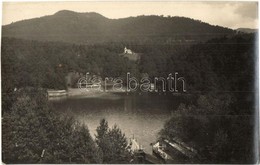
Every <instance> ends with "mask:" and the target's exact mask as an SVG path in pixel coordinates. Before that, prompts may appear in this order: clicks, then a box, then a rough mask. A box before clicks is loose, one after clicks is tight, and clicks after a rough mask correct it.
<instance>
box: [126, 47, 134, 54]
mask: <svg viewBox="0 0 260 165" xmlns="http://www.w3.org/2000/svg"><path fill="white" fill-rule="evenodd" d="M124 53H125V54H133V52H132V50H130V49H127V48H126V47H125V49H124Z"/></svg>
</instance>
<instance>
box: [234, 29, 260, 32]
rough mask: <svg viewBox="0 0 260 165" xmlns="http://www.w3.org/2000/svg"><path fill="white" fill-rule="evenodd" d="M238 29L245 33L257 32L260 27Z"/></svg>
mask: <svg viewBox="0 0 260 165" xmlns="http://www.w3.org/2000/svg"><path fill="white" fill-rule="evenodd" d="M237 31H240V32H243V33H255V32H257V31H258V29H250V28H238V29H237Z"/></svg>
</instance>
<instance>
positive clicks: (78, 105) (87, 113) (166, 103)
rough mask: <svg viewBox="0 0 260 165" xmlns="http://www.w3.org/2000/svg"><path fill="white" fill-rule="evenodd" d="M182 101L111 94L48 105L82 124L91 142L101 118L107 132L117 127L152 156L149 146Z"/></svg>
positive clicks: (163, 96) (171, 97) (177, 97)
mask: <svg viewBox="0 0 260 165" xmlns="http://www.w3.org/2000/svg"><path fill="white" fill-rule="evenodd" d="M186 97H187V95H185V94H184V95H181V94H179V95H176V94H172V93H161V94H159V93H129V94H126V93H113V94H111V95H106V96H105V97H96V98H95V97H94V98H92V97H84V96H78V97H66V98H63V99H58V100H54V101H51V103H52V104H53V107H54V109H55V110H56V111H57V112H58V113H60V114H63V115H71V116H74V117H75V118H76V119H77V120H78V121H79V122H81V123H84V124H86V125H87V126H88V129H89V131H90V133H91V135H92V136H93V138H94V134H96V128H97V126H98V125H99V122H100V120H101V119H102V118H105V119H106V120H107V121H108V124H109V127H110V128H111V127H112V126H113V125H114V124H117V125H118V126H119V128H120V129H121V130H122V131H123V132H124V133H125V135H126V137H127V138H130V137H133V136H134V137H135V138H136V139H137V141H138V142H139V143H140V145H142V147H144V149H145V151H146V152H148V153H152V148H151V146H150V144H151V143H152V142H155V141H156V139H157V138H158V132H159V131H160V130H161V129H162V128H163V125H164V123H165V121H167V120H168V119H169V118H170V117H171V114H172V112H173V111H175V110H176V109H177V108H178V106H179V104H180V103H185V102H186V101H187V100H189V99H187V98H186ZM185 98H186V99H185Z"/></svg>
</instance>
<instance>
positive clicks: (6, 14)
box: [2, 1, 258, 29]
mask: <svg viewBox="0 0 260 165" xmlns="http://www.w3.org/2000/svg"><path fill="white" fill-rule="evenodd" d="M2 7H3V10H2V11H3V13H2V24H3V25H6V24H10V23H12V22H16V21H20V20H24V19H30V18H35V17H42V16H45V15H52V14H54V13H56V12H57V11H60V10H72V11H76V12H97V13H99V14H102V15H103V16H105V17H107V18H112V19H116V18H125V17H130V16H138V15H164V16H168V15H170V16H184V17H189V18H193V19H197V20H201V21H203V22H207V23H210V24H212V25H219V26H224V27H228V28H232V29H236V28H241V27H242V28H258V3H257V2H252V1H251V2H248V1H244V2H241V1H240V2H235V1H233V2H232V1H231V2H224V1H218V2H209V1H202V2H194V1H193V2H192V1H189V2H180V1H177V2H176V1H175V2H174V1H164V2H162V1H161V2H159V1H157V2H156V1H149V2H147V1H142V2H137V1H128V2H122V1H121V2H120V1H114V2H111V1H110V2H109V1H103V2H101V1H95V2H93V1H88V2H82V1H81V2H68V1H67V2H60V1H59V2H4V3H3V6H2Z"/></svg>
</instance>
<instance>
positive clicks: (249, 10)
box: [234, 2, 258, 19]
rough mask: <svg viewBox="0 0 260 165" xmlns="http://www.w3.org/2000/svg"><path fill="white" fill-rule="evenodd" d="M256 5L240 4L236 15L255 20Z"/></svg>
mask: <svg viewBox="0 0 260 165" xmlns="http://www.w3.org/2000/svg"><path fill="white" fill-rule="evenodd" d="M257 9H258V3H257V2H247V3H245V2H244V3H240V4H239V5H238V7H237V8H236V10H235V11H234V12H235V13H236V14H238V15H240V16H242V17H245V18H251V19H257V16H258V10H257Z"/></svg>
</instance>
